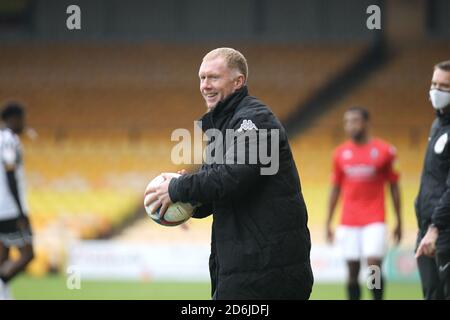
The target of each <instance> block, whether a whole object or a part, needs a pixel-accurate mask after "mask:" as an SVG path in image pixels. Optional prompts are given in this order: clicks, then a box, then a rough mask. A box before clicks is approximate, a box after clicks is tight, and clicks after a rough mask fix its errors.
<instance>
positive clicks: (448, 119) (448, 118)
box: [436, 110, 450, 125]
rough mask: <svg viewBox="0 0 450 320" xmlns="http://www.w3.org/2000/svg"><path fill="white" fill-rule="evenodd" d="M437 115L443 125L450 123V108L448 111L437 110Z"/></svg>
mask: <svg viewBox="0 0 450 320" xmlns="http://www.w3.org/2000/svg"><path fill="white" fill-rule="evenodd" d="M436 115H437V117H438V119H439V122H440V123H441V124H442V125H447V124H450V110H449V111H447V112H440V111H436Z"/></svg>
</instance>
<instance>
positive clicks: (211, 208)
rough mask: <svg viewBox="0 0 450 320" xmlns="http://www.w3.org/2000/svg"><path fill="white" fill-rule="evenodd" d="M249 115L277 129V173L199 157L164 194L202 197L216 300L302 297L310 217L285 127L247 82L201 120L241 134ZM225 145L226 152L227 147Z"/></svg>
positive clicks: (306, 286) (308, 282)
mask: <svg viewBox="0 0 450 320" xmlns="http://www.w3.org/2000/svg"><path fill="white" fill-rule="evenodd" d="M249 120H250V121H251V124H253V125H255V126H256V128H257V129H258V132H259V131H260V130H261V129H278V130H279V154H280V156H279V170H278V172H277V173H276V174H274V175H261V171H260V169H261V167H263V165H262V164H261V163H260V162H258V163H257V164H251V163H250V161H246V162H245V164H229V163H225V164H218V163H212V164H203V166H202V168H201V169H200V170H199V171H198V172H196V173H193V174H187V175H184V176H182V177H180V178H178V179H173V180H172V181H171V183H170V185H169V195H170V198H171V199H172V201H173V202H176V201H182V202H200V203H202V206H201V207H199V208H198V210H196V212H195V214H194V217H196V218H203V217H206V216H208V215H209V214H211V213H213V226H212V241H211V256H210V274H211V287H212V294H213V297H214V298H215V299H308V298H309V295H310V293H311V289H312V285H313V275H312V270H311V266H310V249H311V241H310V234H309V230H308V227H307V221H308V216H307V210H306V206H305V202H304V200H303V196H302V193H301V187H300V179H299V177H298V173H297V168H296V166H295V163H294V160H293V157H292V153H291V150H290V147H289V144H288V140H287V136H286V133H285V131H284V128H283V127H282V125H281V124H280V122H279V121H278V119H277V118H276V117H275V115H274V114H273V113H272V112H271V111H270V109H269V108H268V107H266V106H265V105H264V104H263V103H262V102H260V101H258V100H257V99H256V98H254V97H251V96H249V95H248V91H247V88H246V87H244V88H242V89H240V90H238V91H236V92H235V93H234V94H232V95H231V96H229V97H228V98H226V99H225V100H224V101H222V102H219V103H218V105H217V106H216V108H215V109H214V110H213V111H211V112H208V113H206V114H205V115H204V116H203V118H202V119H201V121H202V129H203V131H207V130H208V129H211V128H216V129H219V130H221V131H222V132H225V130H226V129H233V132H241V133H242V132H245V130H242V128H245V125H243V124H245V123H246V122H247V124H248V123H250V122H249ZM250 127H251V126H250ZM248 128H249V127H247V129H248ZM256 128H254V127H253V130H256ZM250 130H251V129H250ZM269 136H270V135H269ZM224 137H225V134H224ZM270 138H272V136H270ZM234 141H235V144H239V142H236V140H234ZM254 142H255V141H253V142H248V141H247V146H248V143H254ZM256 143H258V142H256ZM260 144H261V142H260V141H259V145H260ZM224 145H225V144H224ZM225 149H226V148H224V151H223V154H225V158H226V159H228V158H229V153H230V150H231V148H228V149H226V150H225ZM271 151H272V150H271ZM235 153H236V152H235ZM235 160H236V159H235Z"/></svg>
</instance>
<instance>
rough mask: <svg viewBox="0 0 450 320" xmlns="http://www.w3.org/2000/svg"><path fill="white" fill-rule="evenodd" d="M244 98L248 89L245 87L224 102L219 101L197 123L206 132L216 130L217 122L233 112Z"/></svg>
mask: <svg viewBox="0 0 450 320" xmlns="http://www.w3.org/2000/svg"><path fill="white" fill-rule="evenodd" d="M246 96H248V88H247V86H243V87H242V88H240V89H238V90H236V91H235V92H233V93H232V94H230V95H229V96H228V97H226V98H225V99H224V100H222V101H219V102H218V103H217V105H216V107H215V108H214V109H213V110H211V111H209V112H207V113H206V114H204V115H203V117H201V118H200V120H199V121H201V128H202V130H203V131H206V130H208V129H211V128H216V124H218V123H217V122H220V121H221V119H224V118H226V117H227V115H228V114H230V113H232V112H234V111H235V110H236V107H237V106H238V105H239V103H240V102H241V101H242V99H244V98H245V97H246Z"/></svg>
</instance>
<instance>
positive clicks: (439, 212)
mask: <svg viewBox="0 0 450 320" xmlns="http://www.w3.org/2000/svg"><path fill="white" fill-rule="evenodd" d="M449 227H450V172H449V173H448V175H447V180H446V189H445V191H444V193H443V194H442V196H441V198H440V199H439V202H438V205H437V206H436V208H435V209H434V211H433V214H432V216H431V221H430V225H429V227H428V230H427V233H426V234H425V236H424V237H423V239H422V241H421V242H420V244H419V247H418V248H417V252H416V257H419V256H421V255H427V256H433V255H434V253H435V252H436V241H437V239H438V236H439V232H440V231H442V230H444V229H448V228H449Z"/></svg>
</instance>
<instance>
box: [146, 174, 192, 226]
mask: <svg viewBox="0 0 450 320" xmlns="http://www.w3.org/2000/svg"><path fill="white" fill-rule="evenodd" d="M171 175H173V176H174V177H175V178H178V177H179V176H180V175H179V174H178V173H172V174H171ZM164 180H165V179H164V177H163V176H161V175H159V176H157V177H156V178H154V179H153V180H152V181H150V183H149V184H148V186H147V188H148V187H150V186H151V187H157V186H158V185H160V184H161V183H163V182H164ZM151 195H153V193H149V194H148V195H147V196H146V197H145V199H144V206H145V202H146V200H147V198H148V197H150V196H151ZM157 204H158V201H154V202H152V203H150V204H149V205H148V206H145V211H146V212H147V214H148V216H149V217H150V218H151V219H152V220H153V221H155V222H156V223H159V224H160V225H163V226H169V227H172V226H178V225H180V224H182V223H184V222H186V221H187V220H189V218H190V217H192V214H193V213H194V207H193V206H192V205H191V204H189V203H183V202H177V203H173V204H172V205H170V206H169V208H167V210H166V212H165V213H164V215H162V216H161V215H160V213H159V209H160V208H158V209H157V210H156V211H155V213H151V212H152V209H153V208H154V207H155V206H156V205H157Z"/></svg>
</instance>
